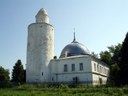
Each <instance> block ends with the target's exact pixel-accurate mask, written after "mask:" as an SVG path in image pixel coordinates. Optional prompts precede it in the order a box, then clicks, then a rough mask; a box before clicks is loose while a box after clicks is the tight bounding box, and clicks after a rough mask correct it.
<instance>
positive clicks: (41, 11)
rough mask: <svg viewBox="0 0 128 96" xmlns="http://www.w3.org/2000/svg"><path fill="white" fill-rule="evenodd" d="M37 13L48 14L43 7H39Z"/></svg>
mask: <svg viewBox="0 0 128 96" xmlns="http://www.w3.org/2000/svg"><path fill="white" fill-rule="evenodd" d="M39 14H45V15H48V13H47V11H46V10H45V9H44V8H41V9H40V10H39V12H38V13H37V15H39Z"/></svg>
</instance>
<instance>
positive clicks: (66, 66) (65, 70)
mask: <svg viewBox="0 0 128 96" xmlns="http://www.w3.org/2000/svg"><path fill="white" fill-rule="evenodd" d="M67 71H68V65H67V64H65V65H64V72H67Z"/></svg>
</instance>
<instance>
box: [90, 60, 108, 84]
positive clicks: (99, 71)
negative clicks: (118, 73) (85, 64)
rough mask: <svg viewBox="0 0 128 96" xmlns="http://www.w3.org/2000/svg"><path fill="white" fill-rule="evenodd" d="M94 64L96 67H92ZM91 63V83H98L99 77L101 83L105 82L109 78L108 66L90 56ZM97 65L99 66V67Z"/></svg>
mask: <svg viewBox="0 0 128 96" xmlns="http://www.w3.org/2000/svg"><path fill="white" fill-rule="evenodd" d="M94 64H95V65H96V68H94ZM91 65H92V73H93V74H92V79H93V85H96V84H100V82H99V78H101V79H102V84H106V82H107V80H108V78H109V66H108V65H107V64H105V63H104V62H101V61H100V60H98V59H96V58H95V59H94V58H92V62H91ZM97 66H99V68H98V67H97Z"/></svg>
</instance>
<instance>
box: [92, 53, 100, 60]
mask: <svg viewBox="0 0 128 96" xmlns="http://www.w3.org/2000/svg"><path fill="white" fill-rule="evenodd" d="M91 55H92V56H93V57H95V58H97V59H98V58H99V57H98V54H95V53H94V52H92V53H91Z"/></svg>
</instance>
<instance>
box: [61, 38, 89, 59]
mask: <svg viewBox="0 0 128 96" xmlns="http://www.w3.org/2000/svg"><path fill="white" fill-rule="evenodd" d="M87 54H90V52H89V50H88V49H87V48H86V47H85V46H84V45H83V44H81V43H79V42H77V41H75V40H74V41H73V42H72V43H70V44H68V45H67V46H65V47H64V49H63V50H62V52H61V55H60V58H65V57H70V56H78V55H87Z"/></svg>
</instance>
